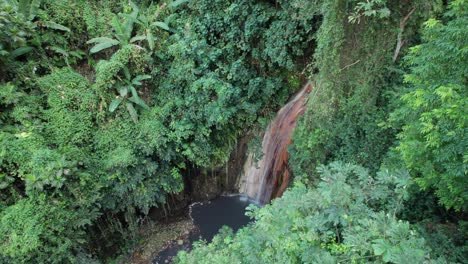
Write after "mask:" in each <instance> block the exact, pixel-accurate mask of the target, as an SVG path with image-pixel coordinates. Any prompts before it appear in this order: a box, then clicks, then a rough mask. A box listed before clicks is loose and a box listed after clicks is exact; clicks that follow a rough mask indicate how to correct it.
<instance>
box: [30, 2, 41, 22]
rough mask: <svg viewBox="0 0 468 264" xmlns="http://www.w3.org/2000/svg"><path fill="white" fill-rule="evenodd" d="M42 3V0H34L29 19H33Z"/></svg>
mask: <svg viewBox="0 0 468 264" xmlns="http://www.w3.org/2000/svg"><path fill="white" fill-rule="evenodd" d="M40 5H41V0H32V1H31V6H30V7H29V21H32V20H33V19H34V18H35V17H36V15H37V11H39V6H40Z"/></svg>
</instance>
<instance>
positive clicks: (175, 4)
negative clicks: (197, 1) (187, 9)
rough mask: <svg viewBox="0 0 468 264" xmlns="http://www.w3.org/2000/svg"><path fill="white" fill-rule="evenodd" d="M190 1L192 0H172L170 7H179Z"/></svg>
mask: <svg viewBox="0 0 468 264" xmlns="http://www.w3.org/2000/svg"><path fill="white" fill-rule="evenodd" d="M189 1H190V0H176V1H174V2H172V3H171V4H170V5H169V6H170V7H178V6H180V5H182V4H185V3H187V2H189Z"/></svg>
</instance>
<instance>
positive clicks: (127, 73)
mask: <svg viewBox="0 0 468 264" xmlns="http://www.w3.org/2000/svg"><path fill="white" fill-rule="evenodd" d="M122 70H123V73H124V75H125V79H126V80H125V82H126V83H127V84H130V78H132V76H131V75H130V70H129V69H128V67H127V65H124V67H123V69H122Z"/></svg>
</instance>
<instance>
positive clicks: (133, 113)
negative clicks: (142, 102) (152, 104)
mask: <svg viewBox="0 0 468 264" xmlns="http://www.w3.org/2000/svg"><path fill="white" fill-rule="evenodd" d="M126 105H127V110H128V113H129V114H130V117H131V118H132V120H133V122H135V123H136V122H138V114H137V112H136V110H135V108H134V107H133V105H132V103H126Z"/></svg>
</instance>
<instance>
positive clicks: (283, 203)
mask: <svg viewBox="0 0 468 264" xmlns="http://www.w3.org/2000/svg"><path fill="white" fill-rule="evenodd" d="M467 26H468V1H466V0H451V1H439V0H433V1H422V0H414V1H386V0H366V1H361V0H292V1H291V0H290V1H287V0H277V1H264V0H255V1H253V0H210V1H208V0H174V1H173V0H161V1H150V0H141V1H137V0H135V1H133V2H132V1H127V0H121V1H112V0H103V1H85V0H42V1H40V0H18V1H17V0H0V29H1V30H0V124H1V126H0V142H1V145H0V263H93V262H106V261H108V259H107V258H108V257H109V254H108V252H106V251H109V249H110V248H112V249H114V251H116V252H114V253H115V254H118V253H119V251H118V250H115V249H116V248H117V249H123V248H124V247H126V246H129V244H128V243H129V241H133V240H134V239H135V235H136V234H135V233H136V232H135V230H136V229H138V226H139V225H140V224H141V222H142V220H143V219H144V218H145V216H146V215H147V213H148V211H149V209H150V208H152V207H164V205H165V203H166V201H167V198H168V197H169V196H170V195H171V194H175V193H179V192H181V191H182V190H183V188H184V178H185V177H188V176H187V175H186V174H187V173H186V172H187V171H188V170H190V169H191V168H197V169H209V168H215V167H218V166H222V165H223V164H225V163H226V162H227V160H228V158H229V156H230V154H231V152H233V151H234V149H235V146H236V142H237V140H238V139H239V138H240V137H241V136H243V135H244V134H246V133H247V131H251V130H254V129H255V128H257V127H258V126H260V123H262V122H261V120H262V119H263V118H268V117H269V116H271V115H272V114H274V112H275V111H276V110H277V109H278V107H279V106H281V105H282V104H283V103H284V102H285V101H286V100H287V98H288V97H289V96H290V95H291V94H292V93H293V92H294V91H296V90H298V89H299V88H300V85H301V84H303V83H304V82H305V80H311V81H312V82H313V84H314V89H313V91H312V92H311V94H310V95H309V98H308V103H307V109H308V110H307V111H306V113H305V115H304V117H303V118H301V120H300V121H299V125H298V127H297V128H296V131H295V133H294V137H293V139H294V143H293V144H292V145H291V148H290V166H291V168H292V171H293V173H294V176H295V177H294V182H293V183H291V187H290V189H289V190H288V191H287V192H286V193H285V195H284V196H283V197H282V198H279V199H276V200H274V201H273V202H272V203H271V204H270V205H266V206H265V207H263V208H260V209H258V208H254V207H252V208H251V209H250V211H249V214H250V215H251V216H252V217H253V218H254V219H255V222H254V223H252V224H251V225H249V226H247V227H246V228H244V229H242V230H240V231H239V232H237V233H232V231H230V230H228V229H225V230H222V231H221V233H220V235H219V236H217V237H216V238H215V239H214V241H213V242H212V243H210V244H206V243H203V242H201V243H199V244H198V245H197V246H196V248H195V249H194V250H193V251H192V252H189V253H186V252H182V253H180V254H179V256H178V259H177V261H178V262H179V263H239V262H241V263H338V262H339V263H367V262H373V263H426V262H427V263H466V262H468V258H467V256H468V244H466V242H465V241H467V240H468V239H467V237H468V224H467V222H466V220H467V218H466V212H467V211H466V210H467V209H468V208H467V205H468V178H467V175H466V174H467V171H468V158H467V157H468V153H467V145H468V138H467V136H466V132H467V119H468V99H467V98H468V97H467V93H468V91H467V82H468V78H467V69H468V48H467V47H468V46H467V45H468V31H467V30H466V28H467ZM111 255H112V254H111Z"/></svg>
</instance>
